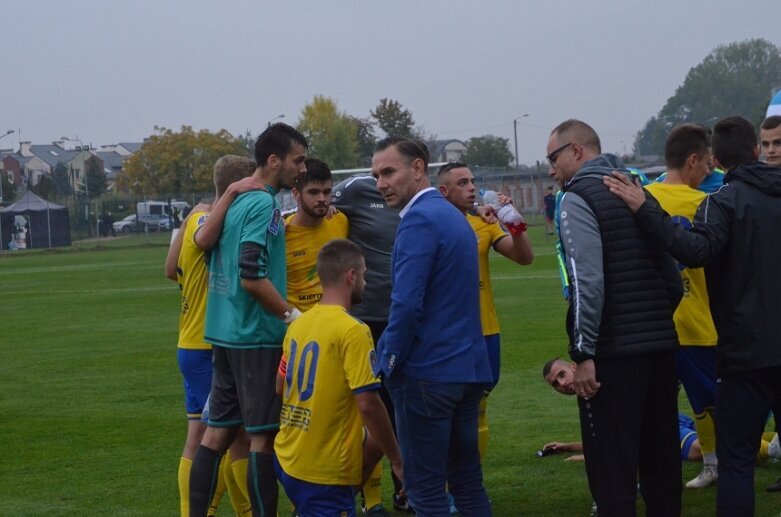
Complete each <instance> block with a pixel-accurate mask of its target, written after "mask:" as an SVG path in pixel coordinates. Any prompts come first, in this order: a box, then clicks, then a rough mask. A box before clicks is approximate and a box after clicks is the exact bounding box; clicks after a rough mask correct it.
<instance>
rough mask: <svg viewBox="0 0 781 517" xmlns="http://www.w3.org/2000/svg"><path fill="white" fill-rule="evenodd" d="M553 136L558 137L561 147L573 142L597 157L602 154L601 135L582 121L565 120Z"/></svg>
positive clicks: (554, 130) (552, 132)
mask: <svg viewBox="0 0 781 517" xmlns="http://www.w3.org/2000/svg"><path fill="white" fill-rule="evenodd" d="M553 135H555V136H556V138H557V140H558V141H559V142H560V145H562V144H564V143H566V142H571V143H575V144H580V145H581V147H583V148H584V149H588V150H589V151H591V152H592V153H593V154H595V155H596V154H600V153H602V144H601V143H600V141H599V135H597V132H596V131H594V128H592V127H591V126H589V125H588V124H586V123H585V122H583V121H581V120H577V119H574V118H571V119H569V120H565V121H564V122H562V123H561V124H559V125H558V126H556V127H555V128H554V129H553V131H551V136H553Z"/></svg>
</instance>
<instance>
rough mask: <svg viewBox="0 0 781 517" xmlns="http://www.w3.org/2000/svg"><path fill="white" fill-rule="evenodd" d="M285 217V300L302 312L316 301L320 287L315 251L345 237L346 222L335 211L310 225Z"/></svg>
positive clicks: (341, 215)
mask: <svg viewBox="0 0 781 517" xmlns="http://www.w3.org/2000/svg"><path fill="white" fill-rule="evenodd" d="M293 217H294V215H291V216H289V217H288V218H287V219H286V223H287V226H286V227H285V246H286V249H287V251H286V255H285V258H286V260H287V301H288V303H289V304H290V305H293V306H294V307H297V308H298V309H299V310H300V311H301V312H306V311H308V310H309V309H311V308H312V307H314V305H315V304H316V303H317V302H319V301H320V298H321V297H322V296H323V288H322V287H321V285H320V277H319V276H317V269H316V268H315V266H316V264H317V254H318V253H319V252H320V248H322V247H323V246H325V245H326V244H327V243H328V242H329V241H332V240H334V239H346V238H347V233H348V231H349V229H350V225H349V223H348V221H347V216H345V215H344V214H343V213H341V212H338V213H336V214H335V215H334V216H333V217H331V218H330V219H323V220H322V221H321V222H320V224H318V225H317V226H314V227H308V226H298V225H296V224H293V223H292V222H291V221H292V219H293Z"/></svg>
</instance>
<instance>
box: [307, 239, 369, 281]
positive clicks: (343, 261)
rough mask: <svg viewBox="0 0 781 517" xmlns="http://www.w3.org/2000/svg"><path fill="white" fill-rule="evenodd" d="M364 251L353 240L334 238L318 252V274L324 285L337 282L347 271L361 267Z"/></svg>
mask: <svg viewBox="0 0 781 517" xmlns="http://www.w3.org/2000/svg"><path fill="white" fill-rule="evenodd" d="M362 258H363V251H361V248H360V247H359V246H358V245H357V244H355V243H354V242H352V241H348V240H347V239H334V240H332V241H330V242H328V244H326V245H325V246H323V247H322V248H321V249H320V253H318V254H317V266H316V267H317V276H319V277H320V283H321V284H322V285H323V287H326V286H331V285H335V284H337V283H338V282H339V281H340V280H341V279H342V277H343V276H344V274H345V273H347V272H348V271H349V270H351V269H355V268H358V267H360V265H361V259H362Z"/></svg>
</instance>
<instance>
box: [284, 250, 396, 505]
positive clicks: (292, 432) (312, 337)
mask: <svg viewBox="0 0 781 517" xmlns="http://www.w3.org/2000/svg"><path fill="white" fill-rule="evenodd" d="M365 273H366V263H365V262H364V259H363V253H362V252H361V249H360V248H359V247H358V246H357V245H356V244H354V243H352V242H350V241H348V240H345V239H337V240H333V241H331V242H329V243H328V244H326V245H325V246H324V247H323V248H322V250H320V253H319V254H318V257H317V274H318V276H319V278H320V281H321V283H322V289H323V294H322V299H321V300H320V302H319V303H318V304H316V305H315V306H314V307H312V308H311V309H310V310H309V311H307V312H306V314H304V315H303V316H301V318H300V319H298V320H297V321H296V322H295V323H294V324H292V325H291V326H290V329H289V330H288V332H287V334H286V335H285V342H284V354H285V356H286V357H288V358H289V361H290V362H289V364H288V365H287V368H286V369H283V370H281V371H280V372H279V373H278V379H277V382H278V383H280V384H281V385H282V398H283V402H282V414H281V417H280V424H281V425H280V432H279V434H278V435H277V437H276V440H275V442H274V451H275V453H276V456H275V459H276V462H275V467H276V469H277V474H278V476H279V479H280V481H281V482H282V486H283V487H284V488H285V492H286V493H287V495H288V497H290V500H291V501H292V502H293V504H294V505H295V507H296V512H298V513H299V514H301V515H353V516H354V515H355V499H354V498H355V494H354V488H355V487H360V486H361V485H362V484H363V482H364V481H365V479H366V478H367V477H368V474H369V472H371V470H372V469H373V468H374V465H375V464H376V463H377V461H379V460H380V458H381V457H382V454H383V453H384V454H385V455H386V456H387V457H388V459H389V460H390V463H391V467H392V468H393V471H394V472H395V473H396V475H398V476H399V478H401V477H402V465H401V453H400V452H399V446H398V444H397V443H396V438H395V437H394V435H393V429H392V428H391V425H390V420H389V418H388V413H387V411H386V410H385V406H384V405H383V403H382V400H381V399H380V396H379V392H378V390H379V388H380V381H379V379H377V377H376V376H375V375H374V374H373V373H372V368H371V357H372V356H373V355H374V345H373V343H372V337H371V332H370V331H369V327H367V326H366V324H365V323H361V322H360V321H359V320H357V319H355V318H353V317H352V316H350V314H349V313H348V312H347V311H348V310H349V309H350V307H351V306H352V305H353V304H357V303H360V302H361V299H362V296H363V290H364V287H365V285H366V283H365V281H364V274H365ZM364 426H365V429H366V433H364ZM364 438H365V439H364Z"/></svg>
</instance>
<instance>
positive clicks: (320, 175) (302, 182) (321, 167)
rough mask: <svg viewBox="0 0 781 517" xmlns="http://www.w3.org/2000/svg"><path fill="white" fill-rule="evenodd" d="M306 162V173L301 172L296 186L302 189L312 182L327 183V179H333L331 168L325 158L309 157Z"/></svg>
mask: <svg viewBox="0 0 781 517" xmlns="http://www.w3.org/2000/svg"><path fill="white" fill-rule="evenodd" d="M304 164H306V173H305V174H301V175H299V176H298V177H297V178H296V188H297V189H299V190H301V189H302V188H304V187H306V186H307V185H308V184H310V183H325V182H326V181H333V176H331V169H330V168H329V167H328V164H327V163H325V162H324V161H323V160H318V159H317V158H307V159H306V161H304Z"/></svg>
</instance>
